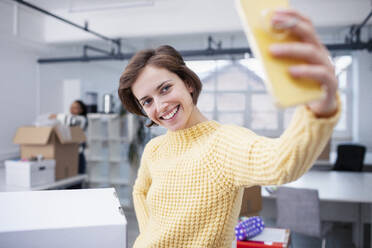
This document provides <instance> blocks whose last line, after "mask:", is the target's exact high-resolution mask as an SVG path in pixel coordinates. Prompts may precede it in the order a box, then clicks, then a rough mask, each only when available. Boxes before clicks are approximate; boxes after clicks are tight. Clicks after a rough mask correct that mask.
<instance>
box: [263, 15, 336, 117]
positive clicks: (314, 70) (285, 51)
mask: <svg viewBox="0 0 372 248" xmlns="http://www.w3.org/2000/svg"><path fill="white" fill-rule="evenodd" d="M272 25H273V27H274V28H278V29H288V30H289V31H290V32H291V33H292V34H294V35H295V36H297V37H298V38H300V41H299V42H292V43H277V44H273V45H271V46H270V52H271V54H272V55H273V56H275V57H278V58H294V59H300V60H303V61H306V62H307V64H300V65H295V66H291V67H290V68H289V73H290V74H291V75H292V76H293V77H295V78H309V79H314V80H315V81H317V82H319V83H320V84H321V85H322V86H323V87H324V89H325V93H326V94H325V97H324V98H322V99H321V100H317V101H314V102H311V103H308V104H307V107H308V108H309V109H310V110H311V111H312V112H313V113H314V114H315V115H316V116H317V117H329V116H331V115H333V114H334V113H335V112H336V111H337V99H336V93H337V88H338V81H337V78H336V75H335V68H334V66H333V64H332V62H331V60H330V55H329V52H328V50H327V49H326V48H325V46H324V45H323V44H322V43H321V42H320V41H319V39H318V37H317V35H316V33H315V29H314V26H313V24H312V22H311V21H310V20H309V19H308V18H306V17H304V16H303V15H301V14H300V13H298V12H297V11H295V10H293V9H282V10H277V11H275V12H274V14H273V17H272Z"/></svg>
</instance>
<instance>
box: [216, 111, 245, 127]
mask: <svg viewBox="0 0 372 248" xmlns="http://www.w3.org/2000/svg"><path fill="white" fill-rule="evenodd" d="M218 120H219V121H220V122H221V123H223V124H235V125H239V126H243V125H244V113H219V114H218Z"/></svg>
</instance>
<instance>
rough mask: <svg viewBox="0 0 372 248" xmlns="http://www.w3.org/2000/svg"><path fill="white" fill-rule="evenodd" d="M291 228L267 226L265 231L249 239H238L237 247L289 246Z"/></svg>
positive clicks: (272, 247)
mask: <svg viewBox="0 0 372 248" xmlns="http://www.w3.org/2000/svg"><path fill="white" fill-rule="evenodd" d="M289 236H290V231H289V229H281V228H270V227H266V228H265V229H264V231H263V232H262V233H261V234H259V235H257V236H256V237H254V238H252V239H251V240H247V241H237V242H236V247H237V248H287V247H289Z"/></svg>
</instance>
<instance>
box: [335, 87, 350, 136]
mask: <svg viewBox="0 0 372 248" xmlns="http://www.w3.org/2000/svg"><path fill="white" fill-rule="evenodd" d="M340 98H341V101H342V111H341V116H340V120H339V121H338V123H337V125H336V127H335V130H336V131H346V130H347V109H346V108H347V107H346V106H347V104H346V94H344V93H342V92H340Z"/></svg>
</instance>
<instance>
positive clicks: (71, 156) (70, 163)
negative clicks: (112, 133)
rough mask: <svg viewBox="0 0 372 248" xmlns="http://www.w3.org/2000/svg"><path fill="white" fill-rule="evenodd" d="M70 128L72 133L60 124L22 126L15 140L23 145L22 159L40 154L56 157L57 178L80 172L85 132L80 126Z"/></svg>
mask: <svg viewBox="0 0 372 248" xmlns="http://www.w3.org/2000/svg"><path fill="white" fill-rule="evenodd" d="M68 128H69V129H70V135H64V133H63V132H62V130H61V129H60V128H58V126H56V127H33V126H30V127H20V128H18V130H17V132H16V135H15V137H14V139H13V142H14V143H15V144H19V145H21V158H22V159H29V158H30V157H36V156H38V155H40V154H41V155H43V156H44V158H45V159H54V160H55V161H56V169H55V178H56V180H59V179H63V178H67V177H71V176H75V175H77V173H78V162H79V150H78V149H79V144H80V143H82V142H84V141H85V134H84V132H83V130H82V129H81V128H80V127H68ZM67 136H70V137H67Z"/></svg>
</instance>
